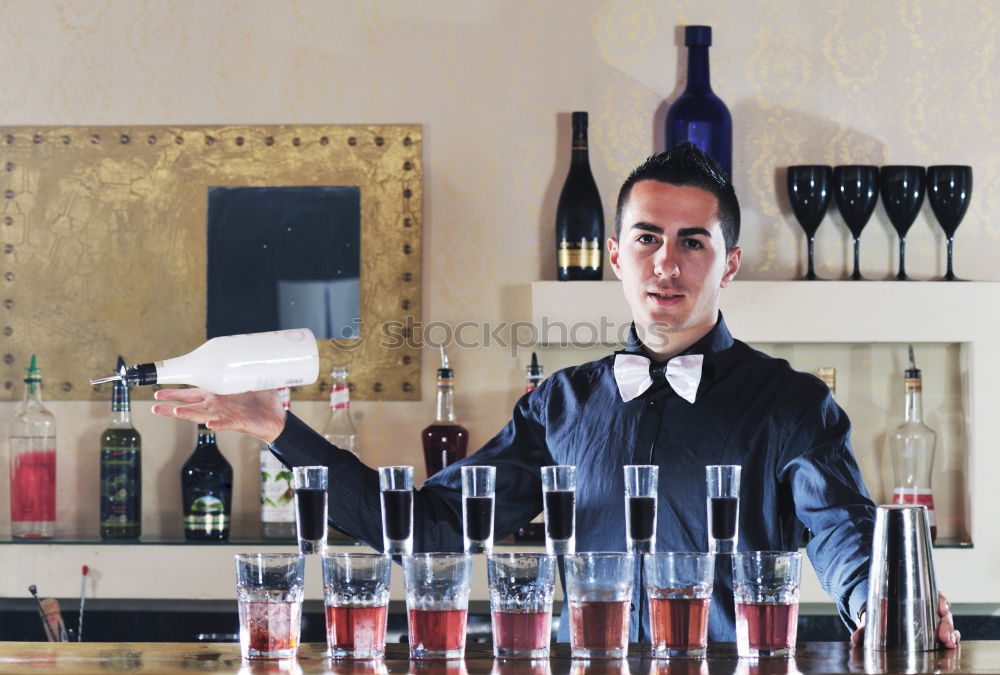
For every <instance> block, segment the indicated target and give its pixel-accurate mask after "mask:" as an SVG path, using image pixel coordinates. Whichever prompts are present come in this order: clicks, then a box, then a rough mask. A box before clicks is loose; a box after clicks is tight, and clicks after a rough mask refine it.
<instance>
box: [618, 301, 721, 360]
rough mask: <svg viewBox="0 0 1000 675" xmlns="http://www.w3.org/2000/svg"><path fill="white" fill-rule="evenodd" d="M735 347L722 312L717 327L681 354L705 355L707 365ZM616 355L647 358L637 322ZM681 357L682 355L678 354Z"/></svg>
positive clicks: (633, 324) (716, 323)
mask: <svg viewBox="0 0 1000 675" xmlns="http://www.w3.org/2000/svg"><path fill="white" fill-rule="evenodd" d="M732 346H733V336H732V334H731V333H730V332H729V328H728V327H727V326H726V320H725V319H724V318H722V312H719V318H718V320H717V321H716V322H715V326H714V327H713V328H712V330H710V331H708V332H707V333H706V334H705V335H703V336H702V337H700V338H699V339H698V341H697V342H695V343H694V344H693V345H691V346H690V347H688V348H687V349H685V350H684V351H683V352H681V354H704V355H705V361H706V363H707V362H709V361H713V360H714V358H713V357H714V355H716V354H718V353H719V352H723V351H725V350H727V349H729V348H730V347H732ZM615 353H616V354H639V355H641V356H646V355H647V354H646V351H645V350H644V349H643V346H642V341H641V340H640V339H639V335H638V334H637V333H636V332H635V322H632V326H631V327H630V328H629V331H628V340H626V342H625V348H624V349H622V350H620V351H617V352H615ZM678 356H680V354H678Z"/></svg>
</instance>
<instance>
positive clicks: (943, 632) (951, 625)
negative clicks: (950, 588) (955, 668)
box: [851, 592, 962, 648]
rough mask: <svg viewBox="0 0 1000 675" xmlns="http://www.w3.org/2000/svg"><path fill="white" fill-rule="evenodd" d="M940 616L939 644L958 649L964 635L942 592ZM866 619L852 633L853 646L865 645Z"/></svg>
mask: <svg viewBox="0 0 1000 675" xmlns="http://www.w3.org/2000/svg"><path fill="white" fill-rule="evenodd" d="M938 614H940V615H941V623H939V624H938V629H937V638H938V642H940V643H941V645H942V646H944V647H948V648H952V647H957V646H958V643H959V641H960V640H961V639H962V634H961V633H960V632H958V631H957V630H955V620H954V618H953V617H952V615H951V603H949V602H948V598H946V597H944V594H943V593H941V592H938ZM865 618H866V614H862V615H861V625H860V626H858V629H857V630H856V631H854V632H853V633H851V644H852V645H860V644H864V641H865Z"/></svg>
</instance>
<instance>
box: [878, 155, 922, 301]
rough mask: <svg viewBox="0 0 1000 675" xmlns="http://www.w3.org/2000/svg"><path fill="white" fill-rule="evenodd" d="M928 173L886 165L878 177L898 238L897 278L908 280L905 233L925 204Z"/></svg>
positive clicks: (906, 167) (884, 203) (918, 167)
mask: <svg viewBox="0 0 1000 675" xmlns="http://www.w3.org/2000/svg"><path fill="white" fill-rule="evenodd" d="M925 182H926V172H925V171H924V167H922V166H901V165H895V166H883V167H882V170H881V172H880V175H879V192H880V193H881V194H882V206H884V207H885V212H886V213H887V214H888V215H889V222H891V223H892V226H893V227H894V228H895V230H896V234H898V235H899V273H898V274H897V275H896V279H897V280H899V281H909V279H910V277H908V276H906V233H907V232H908V231H909V230H910V226H911V225H913V221H914V220H916V218H917V214H918V213H920V205H921V204H923V203H924V184H925Z"/></svg>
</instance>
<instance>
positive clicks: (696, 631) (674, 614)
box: [642, 553, 715, 659]
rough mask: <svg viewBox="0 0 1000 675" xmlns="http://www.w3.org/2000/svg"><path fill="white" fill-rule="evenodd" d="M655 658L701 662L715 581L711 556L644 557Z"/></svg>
mask: <svg viewBox="0 0 1000 675" xmlns="http://www.w3.org/2000/svg"><path fill="white" fill-rule="evenodd" d="M642 562H643V568H644V570H645V573H646V574H645V576H646V595H648V596H649V623H650V627H651V629H652V633H653V636H652V646H653V657H654V658H657V659H685V658H687V659H699V658H703V657H704V656H705V648H706V647H707V645H708V611H709V605H710V603H711V602H712V589H713V587H714V584H713V581H714V579H715V556H714V555H713V554H711V553H647V554H646V555H644V556H643V561H642Z"/></svg>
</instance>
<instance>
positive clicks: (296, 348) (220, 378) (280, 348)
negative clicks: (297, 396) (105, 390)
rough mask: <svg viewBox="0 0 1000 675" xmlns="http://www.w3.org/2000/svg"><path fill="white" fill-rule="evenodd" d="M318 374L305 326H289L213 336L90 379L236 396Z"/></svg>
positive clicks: (312, 343)
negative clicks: (188, 347) (189, 347)
mask: <svg viewBox="0 0 1000 675" xmlns="http://www.w3.org/2000/svg"><path fill="white" fill-rule="evenodd" d="M318 377H319V349H318V348H317V345H316V338H315V337H314V336H313V333H312V331H311V330H309V329H308V328H293V329H289V330H276V331H270V332H266V333H250V334H248V335H226V336H223V337H217V338H213V339H211V340H209V341H208V342H206V343H204V344H203V345H202V346H200V347H198V348H197V349H195V350H194V351H193V352H190V353H189V354H185V355H184V356H178V357H175V358H172V359H166V360H163V361H155V362H153V363H138V364H136V365H134V366H124V365H122V366H121V367H120V368H119V369H118V372H117V373H115V374H114V375H109V376H107V377H100V378H97V379H94V380H91V381H90V383H91V384H92V385H94V384H100V383H102V382H114V381H122V382H126V383H127V384H128V385H129V386H135V385H149V384H191V385H194V386H197V387H202V388H204V389H207V390H209V391H211V392H213V393H215V394H240V393H243V392H247V391H264V390H266V389H278V388H280V387H294V386H301V385H306V384H312V383H313V382H315V381H316V379H317V378H318Z"/></svg>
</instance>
